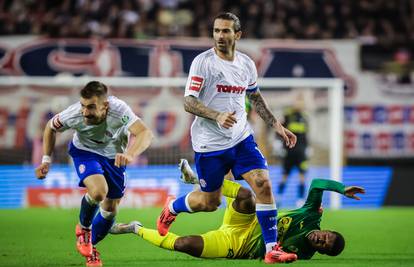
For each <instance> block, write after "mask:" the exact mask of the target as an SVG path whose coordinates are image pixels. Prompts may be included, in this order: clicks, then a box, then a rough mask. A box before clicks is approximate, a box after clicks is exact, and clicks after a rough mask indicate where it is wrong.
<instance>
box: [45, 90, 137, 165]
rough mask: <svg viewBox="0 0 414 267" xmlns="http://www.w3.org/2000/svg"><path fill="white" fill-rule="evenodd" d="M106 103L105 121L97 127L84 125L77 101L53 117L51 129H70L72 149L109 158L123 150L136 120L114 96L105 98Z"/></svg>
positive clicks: (126, 106) (124, 104)
mask: <svg viewBox="0 0 414 267" xmlns="http://www.w3.org/2000/svg"><path fill="white" fill-rule="evenodd" d="M108 102H109V109H108V113H107V116H106V120H104V121H103V122H102V123H100V124H98V125H87V124H85V122H84V118H83V116H82V111H81V104H80V102H77V103H75V104H73V105H71V106H69V107H68V108H67V109H65V110H63V111H62V112H60V113H58V114H56V115H55V116H54V117H53V118H52V120H51V128H52V129H54V130H56V131H58V132H63V131H65V130H68V129H73V130H75V133H74V134H73V144H74V145H75V147H77V148H78V149H82V150H87V151H90V152H93V153H96V154H99V155H102V156H104V157H107V158H110V159H113V158H115V155H116V153H123V152H124V151H125V149H126V147H127V144H128V137H129V132H128V128H129V127H130V126H131V125H132V124H133V123H134V122H135V121H137V120H139V118H138V117H137V116H136V115H135V113H134V112H133V111H132V110H131V108H130V107H129V106H128V105H127V104H126V103H125V102H124V101H122V100H120V99H118V98H116V97H115V96H109V97H108Z"/></svg>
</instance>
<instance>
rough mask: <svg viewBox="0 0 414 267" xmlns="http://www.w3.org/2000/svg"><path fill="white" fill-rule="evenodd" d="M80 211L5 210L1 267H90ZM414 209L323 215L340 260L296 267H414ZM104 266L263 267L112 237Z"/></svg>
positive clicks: (192, 218) (150, 213) (0, 221)
mask: <svg viewBox="0 0 414 267" xmlns="http://www.w3.org/2000/svg"><path fill="white" fill-rule="evenodd" d="M159 212H160V209H157V208H153V209H142V210H133V209H122V210H121V211H120V213H119V215H118V221H119V222H121V221H122V222H129V221H131V220H139V221H141V222H142V223H143V224H144V225H145V226H147V227H152V228H155V220H156V217H157V216H158V214H159ZM222 214H223V210H220V211H217V212H214V213H198V214H192V215H189V214H181V215H180V216H179V217H177V221H176V222H175V223H174V224H173V226H172V229H171V231H172V232H175V233H177V234H181V235H184V234H197V233H203V232H205V231H208V230H212V229H215V228H217V227H218V226H219V225H220V223H221V219H222ZM77 217H78V210H61V209H21V210H0V227H1V228H0V229H1V234H0V266H85V260H84V258H83V257H81V256H80V255H79V254H78V253H77V251H76V248H75V237H74V230H75V224H76V222H77ZM413 222H414V208H385V209H380V210H340V211H329V210H326V211H325V212H324V216H323V220H322V228H323V229H334V230H337V231H339V232H341V233H342V234H343V235H344V236H345V239H346V248H345V250H344V252H343V253H342V254H341V255H340V256H338V257H329V256H323V255H316V256H314V258H313V259H312V260H309V261H298V262H295V263H293V264H294V266H366V267H368V266H375V267H382V266H414V246H413V238H414V223H413ZM98 249H99V251H100V252H101V254H102V260H103V263H104V266H151V267H153V266H154V267H157V266H160V267H161V266H162V267H165V266H168V267H174V266H177V267H178V266H180V267H181V266H203V267H208V266H223V267H226V266H238V267H243V266H249V267H250V266H264V263H263V262H261V261H259V260H227V259H217V260H211V259H209V260H206V259H197V258H193V257H191V256H187V255H185V254H182V253H179V252H172V251H167V250H163V249H160V248H158V247H155V246H153V245H152V244H150V243H147V242H146V241H144V240H141V239H140V238H139V237H137V236H135V235H122V236H121V235H118V236H110V235H109V236H108V237H107V238H106V239H105V240H103V241H102V242H101V243H100V244H99V245H98Z"/></svg>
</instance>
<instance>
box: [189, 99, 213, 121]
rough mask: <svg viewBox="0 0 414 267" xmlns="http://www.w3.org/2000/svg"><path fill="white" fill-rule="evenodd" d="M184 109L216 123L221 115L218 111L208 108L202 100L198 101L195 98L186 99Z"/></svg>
mask: <svg viewBox="0 0 414 267" xmlns="http://www.w3.org/2000/svg"><path fill="white" fill-rule="evenodd" d="M184 109H185V111H187V112H189V113H192V114H194V115H196V116H199V117H203V118H207V119H210V120H214V121H215V120H216V118H217V116H218V115H219V114H220V113H219V112H218V111H215V110H214V109H211V108H208V107H206V106H205V105H204V104H203V103H202V102H201V101H200V100H198V99H197V98H195V97H194V96H186V97H184Z"/></svg>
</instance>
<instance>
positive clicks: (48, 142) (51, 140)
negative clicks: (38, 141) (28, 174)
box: [35, 121, 56, 179]
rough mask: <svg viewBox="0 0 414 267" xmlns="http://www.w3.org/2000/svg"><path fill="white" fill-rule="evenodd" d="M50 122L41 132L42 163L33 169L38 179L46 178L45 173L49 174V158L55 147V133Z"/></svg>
mask: <svg viewBox="0 0 414 267" xmlns="http://www.w3.org/2000/svg"><path fill="white" fill-rule="evenodd" d="M50 125H51V121H48V123H47V124H46V127H45V131H44V132H43V158H42V163H41V164H40V165H39V166H38V167H37V168H36V169H35V174H36V177H37V178H38V179H44V178H46V175H47V173H48V172H49V168H50V164H51V163H52V160H51V158H50V156H51V155H52V152H53V148H54V147H55V142H56V131H55V130H54V129H52V128H51V126H50Z"/></svg>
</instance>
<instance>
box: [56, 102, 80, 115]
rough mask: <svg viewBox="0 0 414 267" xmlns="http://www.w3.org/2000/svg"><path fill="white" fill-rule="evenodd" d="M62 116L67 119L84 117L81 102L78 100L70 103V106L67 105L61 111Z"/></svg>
mask: <svg viewBox="0 0 414 267" xmlns="http://www.w3.org/2000/svg"><path fill="white" fill-rule="evenodd" d="M60 117H61V118H65V119H74V118H77V117H81V118H82V110H81V104H80V102H79V101H78V102H76V103H74V104H72V105H70V106H69V107H67V108H66V109H65V110H64V111H62V112H61V114H60Z"/></svg>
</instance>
